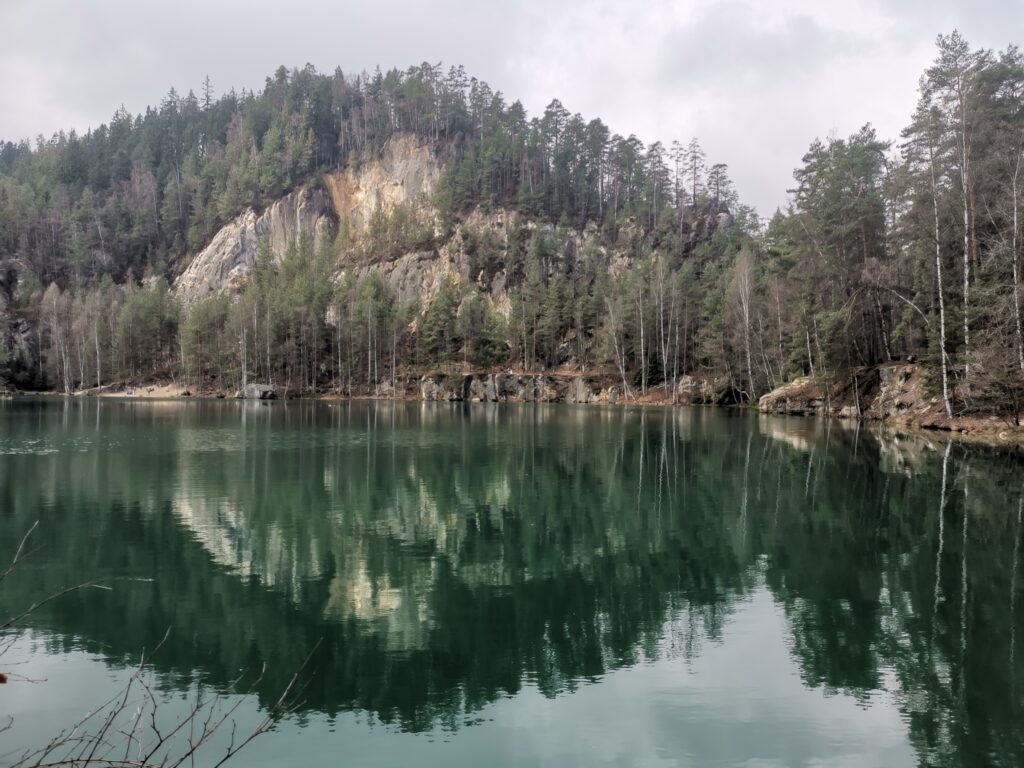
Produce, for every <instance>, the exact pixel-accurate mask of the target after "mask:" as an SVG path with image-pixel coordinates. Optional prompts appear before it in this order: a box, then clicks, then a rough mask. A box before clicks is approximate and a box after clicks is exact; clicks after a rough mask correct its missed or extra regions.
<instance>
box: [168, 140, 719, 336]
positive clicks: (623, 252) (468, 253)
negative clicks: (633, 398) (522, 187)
mask: <svg viewBox="0 0 1024 768" xmlns="http://www.w3.org/2000/svg"><path fill="white" fill-rule="evenodd" d="M442 171H443V161H442V158H441V157H439V155H438V154H437V151H436V149H435V148H434V147H432V146H429V145H427V144H424V143H422V142H421V141H418V140H417V139H415V138H414V137H412V136H396V137H395V138H393V139H392V140H391V141H390V142H388V144H387V146H386V147H385V148H384V151H383V152H382V154H381V156H380V157H379V158H376V159H373V160H370V161H366V162H363V163H361V164H359V165H357V166H355V167H350V168H345V169H342V170H337V171H334V172H331V173H327V174H324V175H323V176H322V178H321V179H320V180H318V183H317V184H316V185H314V186H308V187H304V188H300V189H298V190H296V191H294V192H292V193H291V194H289V195H287V196H285V197H284V198H282V199H280V200H278V201H277V202H275V203H274V204H272V205H271V206H270V207H268V208H267V209H266V210H265V211H263V212H262V213H260V212H257V211H255V210H252V209H249V210H247V211H245V212H244V213H242V214H241V215H239V216H238V217H236V218H235V219H234V220H233V221H231V222H230V223H229V224H227V225H225V226H224V227H223V228H222V229H221V230H220V231H219V232H218V233H217V234H216V235H215V236H214V238H213V239H212V240H211V242H210V243H209V245H207V246H206V247H205V248H204V249H203V250H202V251H200V252H199V253H197V254H196V255H195V256H194V257H193V258H192V259H191V260H190V261H189V263H188V266H187V268H185V270H184V271H183V272H182V274H181V275H180V276H179V277H178V278H177V280H176V281H175V283H174V286H173V287H174V292H175V294H176V295H177V297H178V299H179V300H180V301H181V303H182V305H183V306H184V307H185V308H186V309H187V308H189V307H191V306H192V305H194V304H195V303H196V302H197V301H200V300H202V299H204V298H207V297H209V296H212V295H215V294H217V293H221V292H224V291H229V292H233V291H238V290H240V289H241V288H242V287H243V286H244V285H245V283H246V281H247V279H248V276H249V274H250V272H251V271H252V269H253V267H254V265H255V263H256V257H257V254H258V251H259V243H260V240H261V239H263V238H266V239H267V241H268V244H269V246H270V250H271V252H272V254H273V255H274V257H275V258H277V259H280V258H281V257H282V255H283V254H284V252H285V250H286V249H287V247H288V245H289V244H290V243H291V242H292V241H293V240H296V239H297V238H298V237H299V236H300V234H302V233H303V232H306V233H308V234H310V235H312V236H313V238H314V241H315V243H316V244H317V245H318V246H319V245H321V244H323V243H324V242H328V243H334V248H335V255H336V258H337V272H336V274H335V277H336V279H341V278H342V277H343V276H344V275H346V274H347V273H348V272H350V271H352V272H355V274H356V275H357V276H359V277H362V276H363V275H365V274H366V273H368V272H369V271H371V270H376V271H377V272H379V273H380V274H381V275H382V276H383V277H384V279H385V280H386V281H387V282H388V283H389V284H390V286H391V288H392V289H393V290H394V291H395V293H396V295H397V297H398V299H399V301H401V302H410V301H414V300H415V301H418V302H419V304H420V306H421V308H423V309H426V307H428V306H429V305H430V302H431V301H432V300H433V298H434V296H435V295H436V294H437V292H438V290H439V289H440V287H441V285H442V284H443V283H444V282H445V280H452V281H454V282H456V283H460V284H473V285H475V286H476V287H477V288H478V289H479V290H480V292H481V293H482V294H483V296H484V297H485V298H486V299H487V300H488V301H489V302H490V303H491V305H492V306H493V307H494V308H495V309H496V310H497V311H498V312H500V313H501V314H503V315H505V316H506V317H507V316H508V314H509V312H510V311H511V305H510V302H509V289H510V287H512V285H513V284H514V283H515V281H516V280H517V279H519V278H521V275H515V274H509V271H508V270H509V267H508V265H509V263H510V261H511V260H510V259H509V252H510V248H512V247H513V246H518V247H520V248H521V247H522V246H523V239H520V240H519V242H518V243H515V242H512V234H511V232H512V228H513V220H514V219H515V213H514V212H513V211H510V210H504V209H501V208H497V209H490V210H483V209H479V208H478V209H474V210H472V211H469V212H466V213H465V214H464V215H463V216H461V217H460V218H459V220H458V221H456V222H455V223H454V224H453V225H451V226H450V227H446V228H442V226H441V223H440V221H439V215H438V211H437V208H436V207H435V205H434V200H433V196H434V192H435V190H436V188H437V184H438V181H439V180H440V178H441V174H442ZM399 208H401V209H402V212H403V213H404V214H405V215H406V216H408V217H411V218H412V220H414V221H415V222H416V223H417V225H418V226H421V227H424V228H426V229H427V230H428V231H431V232H433V237H432V238H428V239H430V240H431V242H430V243H429V245H421V246H418V247H412V248H405V249H403V248H400V249H399V251H398V252H395V253H389V252H380V251H378V250H375V249H374V247H373V245H372V243H371V242H370V236H369V231H370V230H371V228H372V221H373V218H374V216H376V215H383V216H388V215H391V214H393V213H394V212H395V211H397V210H398V209H399ZM731 223H732V220H731V217H730V215H729V214H728V213H725V212H721V211H719V210H714V211H709V210H702V209H701V210H688V211H687V213H686V215H685V217H684V222H683V227H684V229H685V231H686V233H687V237H688V238H689V243H690V245H691V246H692V245H695V244H696V243H697V242H699V241H701V240H702V239H705V238H707V237H709V236H710V235H711V234H712V233H713V232H714V231H715V229H717V228H721V227H728V226H731ZM518 226H519V227H520V229H519V230H518V232H519V237H520V238H525V237H528V236H529V235H530V234H531V233H532V232H534V231H536V230H538V229H539V230H542V231H543V232H544V233H546V234H548V235H549V236H551V238H552V239H553V240H554V241H555V250H556V256H555V259H554V261H553V262H552V263H551V264H549V265H548V266H549V269H551V270H552V271H554V270H557V269H559V268H560V267H561V266H564V264H565V262H567V261H568V260H571V259H574V258H576V257H577V256H578V255H579V254H581V253H584V252H586V251H587V250H588V249H598V250H600V251H601V252H602V253H603V254H604V255H605V256H606V257H607V263H608V271H609V273H610V274H613V275H614V274H617V273H619V272H621V271H623V270H625V269H628V267H629V265H630V264H631V263H632V261H633V259H634V257H635V254H636V253H637V252H638V251H639V237H640V234H639V232H640V230H639V228H638V227H637V226H635V223H632V224H631V223H628V222H627V224H626V225H625V226H623V227H622V229H621V231H620V232H619V236H618V240H617V241H616V242H613V243H609V242H606V241H605V240H604V239H603V236H602V233H601V232H600V231H599V230H598V228H597V227H596V226H595V225H594V224H590V225H588V226H587V227H585V228H584V229H583V230H582V231H576V230H568V231H566V230H564V229H563V230H556V227H554V226H553V225H552V224H550V223H546V222H536V221H532V220H525V221H519V222H518ZM336 236H337V242H335V241H334V238H335V237H336ZM480 242H486V243H487V244H488V246H487V247H488V249H489V251H490V261H489V262H488V264H487V266H486V267H481V265H480V264H479V263H478V261H479V259H477V261H474V251H475V249H477V248H478V247H479V246H478V244H479V243H480Z"/></svg>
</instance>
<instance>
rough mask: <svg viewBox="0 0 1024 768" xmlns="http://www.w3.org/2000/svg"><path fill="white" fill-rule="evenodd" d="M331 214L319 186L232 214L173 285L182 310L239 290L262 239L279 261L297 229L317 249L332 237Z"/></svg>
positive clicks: (251, 266)
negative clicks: (260, 211)
mask: <svg viewBox="0 0 1024 768" xmlns="http://www.w3.org/2000/svg"><path fill="white" fill-rule="evenodd" d="M333 227H334V214H333V212H332V211H331V209H330V205H329V201H328V197H327V195H326V194H324V193H323V192H322V191H320V190H309V189H301V190H298V191H295V192H292V193H291V194H290V195H286V196H285V197H283V198H281V199H280V200H278V201H277V202H276V203H274V204H273V205H271V206H270V207H269V208H268V209H267V210H266V211H264V212H263V214H262V215H257V213H256V211H254V210H253V209H251V208H250V209H249V210H247V211H245V212H244V213H242V214H241V215H239V216H237V217H235V219H234V220H233V221H231V223H229V224H227V225H225V226H224V227H222V228H221V229H220V231H219V232H217V234H216V235H214V237H213V240H211V241H210V244H209V245H207V246H206V248H204V249H203V250H202V251H200V252H199V253H198V254H196V256H195V258H193V259H192V261H191V262H190V263H189V265H188V268H187V269H186V270H185V271H184V272H183V273H182V275H181V277H179V278H178V279H177V281H176V282H175V284H174V293H175V295H176V296H177V297H178V299H179V300H180V301H181V303H182V305H183V306H184V307H185V308H188V307H191V306H192V305H193V304H195V303H197V302H199V301H202V300H203V299H205V298H208V297H210V296H214V295H216V294H218V293H220V292H222V291H224V290H238V289H239V288H241V287H242V286H243V285H244V284H245V282H246V279H247V278H248V276H249V273H250V272H251V271H252V269H253V267H255V266H256V258H257V256H258V255H259V244H260V240H261V239H263V238H266V239H267V243H268V245H269V246H270V251H271V253H272V254H273V256H274V258H275V259H277V260H280V259H281V258H282V257H283V256H284V254H285V252H286V251H287V250H288V246H289V245H290V244H291V243H292V242H294V241H297V240H298V238H299V236H300V235H301V234H302V233H304V232H305V233H307V234H309V235H310V236H311V237H312V238H313V245H314V247H319V246H320V244H321V243H322V242H323V240H324V238H329V237H330V236H331V232H332V229H333Z"/></svg>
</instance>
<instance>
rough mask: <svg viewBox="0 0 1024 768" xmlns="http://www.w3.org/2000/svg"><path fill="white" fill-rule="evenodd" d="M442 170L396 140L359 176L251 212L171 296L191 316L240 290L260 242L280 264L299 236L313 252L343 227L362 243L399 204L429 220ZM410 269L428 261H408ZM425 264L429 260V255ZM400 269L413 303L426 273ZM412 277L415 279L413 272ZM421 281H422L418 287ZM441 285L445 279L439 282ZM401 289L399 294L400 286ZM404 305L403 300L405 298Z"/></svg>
mask: <svg viewBox="0 0 1024 768" xmlns="http://www.w3.org/2000/svg"><path fill="white" fill-rule="evenodd" d="M440 174H441V168H440V165H439V163H438V162H437V160H436V158H435V157H434V155H433V153H432V152H431V150H430V148H429V147H426V146H423V145H421V144H417V143H416V141H415V140H414V139H412V138H411V137H398V138H396V139H394V140H393V141H392V142H391V143H390V144H389V145H388V147H387V149H386V150H385V151H384V154H383V156H382V157H381V158H380V159H379V160H375V161H373V162H370V163H366V164H364V165H363V166H362V167H361V168H360V169H358V170H352V169H345V170H342V171H336V172H334V173H330V174H326V175H325V176H324V177H323V189H311V188H302V189H299V190H296V191H294V192H292V193H291V194H289V195H286V196H285V197H283V198H281V199H280V200H278V201H277V202H275V203H274V204H273V205H271V206H270V207H269V208H267V209H266V210H265V211H264V212H263V213H262V214H259V213H257V212H256V211H254V210H253V209H251V208H250V209H249V210H247V211H245V212H244V213H242V214H241V215H239V216H237V217H236V218H235V219H234V220H233V221H231V222H230V223H229V224H227V225H225V226H224V227H223V228H221V230H220V231H219V232H218V233H217V234H216V235H215V236H214V238H213V240H211V241H210V244H209V245H207V246H206V248H204V249H203V250H202V251H200V252H199V253H198V254H196V255H195V257H194V258H193V259H192V260H191V262H190V263H189V265H188V267H187V268H186V269H185V271H184V272H183V273H182V274H181V276H180V277H179V278H178V279H177V280H176V281H175V284H174V292H175V294H176V295H177V297H178V299H179V300H180V301H181V303H182V305H183V306H184V307H185V308H186V309H187V308H189V307H191V306H192V305H194V304H195V303H196V302H198V301H201V300H203V299H205V298H208V297H209V296H213V295H216V294H218V293H221V292H223V291H237V290H239V289H240V288H241V287H242V286H243V285H244V284H245V282H246V280H247V278H248V276H249V274H250V273H251V272H252V269H253V267H254V266H255V264H256V258H257V256H258V254H259V243H260V240H261V239H263V238H266V239H267V241H268V245H269V246H270V251H271V253H272V254H273V256H274V258H275V259H277V260H280V259H281V257H282V256H283V255H284V253H285V251H286V250H287V249H288V246H289V245H290V244H291V243H292V242H293V241H296V240H298V238H299V236H300V235H301V234H302V233H307V234H309V235H311V236H312V237H313V242H314V246H315V247H320V246H321V245H322V244H323V243H324V242H325V241H327V242H330V241H331V240H332V239H333V238H334V236H335V234H336V233H337V231H338V226H339V224H340V225H341V226H344V227H345V228H346V229H347V230H348V232H349V233H350V234H351V236H352V237H353V238H354V239H356V240H358V238H359V237H360V236H361V235H362V234H363V233H364V232H365V231H366V228H367V227H368V226H369V223H370V218H371V217H372V216H373V214H374V212H376V211H378V210H380V211H383V212H385V213H387V212H389V211H392V210H394V208H395V207H396V206H399V205H410V206H413V207H415V208H416V209H417V210H418V212H419V213H420V215H422V216H426V217H432V216H433V215H434V212H433V210H432V209H431V208H430V205H429V200H430V195H431V193H432V192H433V190H434V186H435V185H436V183H437V179H438V178H439V177H440ZM410 256H411V258H410V259H408V260H407V262H408V264H412V265H416V264H419V263H420V262H422V261H424V258H423V256H422V255H417V254H410ZM427 256H428V257H429V258H428V259H427V261H429V260H430V259H431V258H432V254H427ZM408 264H407V265H404V268H403V265H397V266H396V267H392V268H391V269H390V270H388V274H389V275H390V274H394V275H395V278H394V282H396V283H398V284H400V285H401V286H402V287H403V288H404V293H405V294H408V295H409V298H413V297H419V296H420V294H421V291H422V290H423V288H424V286H422V285H420V284H419V282H417V281H416V276H418V275H419V274H420V273H422V272H423V269H422V268H416V269H409V267H408ZM410 272H412V273H414V277H413V278H410V277H409V274H408V273H410ZM420 282H421V281H420ZM436 282H438V283H439V282H440V280H436ZM396 287H399V286H398V285H396ZM403 298H405V297H403Z"/></svg>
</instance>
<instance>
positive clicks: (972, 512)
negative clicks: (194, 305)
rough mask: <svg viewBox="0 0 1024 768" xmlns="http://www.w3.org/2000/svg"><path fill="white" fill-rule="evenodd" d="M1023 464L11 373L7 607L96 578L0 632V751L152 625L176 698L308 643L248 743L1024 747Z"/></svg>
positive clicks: (654, 413)
mask: <svg viewBox="0 0 1024 768" xmlns="http://www.w3.org/2000/svg"><path fill="white" fill-rule="evenodd" d="M1022 469H1024V467H1022V464H1021V460H1020V458H1019V457H1017V456H1016V455H1014V454H1012V453H1010V452H1007V451H1001V450H996V449H988V448H974V447H964V446H959V445H954V446H950V447H948V448H947V445H946V444H945V443H942V442H940V441H935V442H934V443H929V442H927V441H926V440H924V439H922V438H918V437H911V436H898V435H895V434H888V433H882V432H875V431H869V430H867V429H865V428H860V429H858V428H856V427H855V426H850V425H846V426H844V425H842V424H840V423H838V422H831V423H830V422H822V421H815V420H809V419H807V420H804V419H785V418H781V417H763V416H758V415H755V414H750V413H740V412H727V411H720V410H712V409H696V408H694V409H675V410H673V409H657V408H652V409H642V408H626V409H623V408H615V407H608V408H603V407H594V406H590V407H587V406H582V407H573V406H566V405H554V406H535V405H522V406H518V405H461V404H458V405H455V404H453V405H448V404H420V403H317V402H289V403H281V402H278V403H273V404H265V403H258V402H235V401H226V402H225V401H132V400H121V401H119V400H93V399H57V398H51V399H38V400H14V401H10V402H0V547H2V549H0V563H4V565H2V566H0V572H2V570H3V569H4V568H5V567H6V565H5V564H6V563H7V562H8V561H9V560H10V558H11V557H12V556H13V554H14V551H15V549H16V548H17V546H18V542H19V541H20V540H21V538H22V536H23V535H24V534H25V533H26V532H27V531H28V530H29V529H30V528H31V527H32V525H33V524H34V523H36V522H37V521H38V527H37V528H36V529H35V531H34V532H33V533H32V535H31V537H30V545H29V546H28V549H29V550H31V551H30V552H29V554H28V556H27V557H25V558H23V559H22V560H21V562H20V563H19V564H18V567H17V568H16V569H15V571H14V572H13V573H12V574H11V575H10V576H9V577H8V578H7V579H6V580H4V581H3V583H2V584H0V623H2V622H3V620H4V618H5V617H8V616H12V615H15V614H18V613H20V612H21V611H23V610H24V609H25V608H27V607H28V606H29V605H31V604H33V603H35V602H38V601H40V600H42V599H44V598H46V597H47V596H49V595H51V594H53V593H55V592H57V591H59V590H61V589H62V588H64V587H66V586H68V585H74V584H79V583H81V582H85V581H94V582H96V583H97V585H98V586H93V587H85V588H82V589H78V590H76V591H73V592H71V593H70V594H67V595H65V596H63V597H60V598H59V599H56V600H54V601H52V602H50V603H48V604H46V605H44V606H42V607H41V608H39V609H38V610H36V611H34V612H33V613H32V614H31V615H29V616H28V617H26V618H25V619H24V621H23V622H22V623H21V624H20V626H19V629H18V631H17V632H8V634H7V635H6V636H5V638H4V640H3V643H0V650H3V651H4V653H3V655H2V656H0V672H4V673H6V674H7V675H8V677H9V678H10V679H9V680H8V683H7V684H5V685H0V719H5V716H6V715H10V716H11V717H13V718H14V722H13V725H12V726H11V728H10V729H8V730H7V731H5V732H2V733H0V755H2V756H3V757H2V758H0V765H2V764H4V760H7V761H10V760H11V759H12V756H14V755H16V754H17V753H20V752H23V751H24V750H25V749H27V748H31V747H37V746H40V745H42V744H43V743H44V742H45V741H46V739H48V738H50V737H51V736H52V735H53V734H54V733H56V732H58V731H60V730H61V729H62V728H65V727H67V726H69V725H70V724H71V723H73V722H75V721H76V720H77V719H78V718H79V717H81V716H82V715H83V714H84V713H85V712H87V711H88V710H89V709H90V708H92V707H95V706H96V705H98V704H100V703H102V702H103V701H104V700H105V699H106V698H108V697H110V696H113V695H114V694H116V693H117V692H118V691H119V690H120V689H121V688H122V687H123V686H124V685H125V684H126V681H128V679H129V678H130V676H131V675H132V674H133V669H134V668H135V666H136V665H138V664H139V662H140V658H141V657H142V654H143V652H146V653H148V652H150V651H153V653H152V656H151V658H150V664H151V667H150V670H151V673H150V674H151V676H152V677H151V684H152V688H153V691H154V694H153V695H154V697H155V699H156V700H157V701H158V704H159V709H160V716H161V717H162V718H164V719H165V720H166V721H168V722H170V721H174V720H175V719H176V718H178V719H180V718H181V717H182V716H183V714H184V713H186V712H188V711H189V709H190V707H192V706H193V702H194V701H195V700H196V697H197V696H198V697H201V698H202V699H203V700H209V699H210V697H212V696H214V695H215V694H217V693H218V692H220V693H222V694H223V699H222V702H223V703H222V705H221V706H229V705H230V706H237V709H236V710H234V713H233V718H234V719H235V720H237V722H238V724H239V725H238V727H239V730H240V731H244V730H245V729H247V728H248V729H251V728H252V727H254V726H255V724H256V723H258V722H259V720H260V718H261V717H262V716H263V714H264V713H265V712H266V710H267V708H269V707H272V706H273V704H274V702H275V701H276V700H277V698H278V697H279V696H280V695H281V693H282V691H284V690H285V689H287V687H288V684H289V681H290V679H291V678H292V676H293V675H294V674H295V673H296V672H298V673H299V679H300V685H299V686H298V688H297V689H295V691H296V694H295V698H294V699H290V701H291V707H290V709H289V711H288V712H287V713H285V714H283V715H282V716H281V717H280V718H279V719H278V720H277V722H276V723H275V724H274V726H273V728H272V730H271V731H270V732H269V733H265V734H263V735H261V736H259V737H258V738H257V739H256V740H255V741H254V742H253V743H252V744H251V745H250V746H248V747H247V748H246V750H245V751H243V752H242V753H241V754H240V755H239V756H238V757H237V758H235V759H234V760H233V761H232V762H230V763H229V765H242V766H279V765H308V766H344V765H352V766H404V765H416V766H453V765H467V766H477V765H487V766H497V767H501V766H548V765H550V766H659V767H660V766H751V767H753V766H821V765H829V766H837V765H839V766H911V765H943V766H946V765H948V766H986V765H1022V764H1024V728H1022V727H1020V725H1019V723H1020V722H1021V721H1024V661H1022V658H1021V656H1022V651H1024V649H1022V650H1017V649H1018V647H1019V646H1020V640H1019V639H1018V636H1019V635H1021V634H1024V625H1022V613H1024V610H1022V608H1024V606H1022V608H1018V607H1017V606H1018V605H1020V604H1021V603H1022V602H1024V594H1022V588H1021V585H1022V583H1024V577H1022V575H1021V573H1020V571H1021V567H1020V566H1021V561H1022V559H1024V553H1022V552H1021V543H1022V520H1021V513H1022V508H1021V503H1022V502H1021V499H1022V490H1024V471H1022ZM261 670H263V672H262V676H260V671H261ZM236 681H237V682H236ZM0 725H2V722H0ZM218 738H219V739H220V741H219V742H218V741H217V740H216V739H215V740H214V743H213V744H212V745H211V747H210V748H211V750H213V752H211V753H209V754H207V755H206V756H204V757H201V759H200V760H199V761H197V764H198V765H212V764H214V763H215V762H216V759H217V757H218V755H216V754H214V752H216V749H220V748H222V747H223V740H224V739H225V738H227V737H226V736H224V732H223V731H222V732H220V734H219V735H218Z"/></svg>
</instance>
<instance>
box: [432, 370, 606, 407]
mask: <svg viewBox="0 0 1024 768" xmlns="http://www.w3.org/2000/svg"><path fill="white" fill-rule="evenodd" d="M614 392H615V388H614V387H610V388H608V389H602V388H601V387H600V382H599V381H591V380H588V378H587V377H584V376H575V375H545V374H519V373H512V372H511V371H509V372H505V373H497V374H491V373H471V374H467V375H458V376H448V375H446V374H429V375H426V376H424V377H423V378H422V379H420V399H421V400H426V401H445V400H447V401H459V402H462V401H465V402H477V403H479V402H484V403H494V402H509V403H600V402H610V401H614V399H615V394H614Z"/></svg>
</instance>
